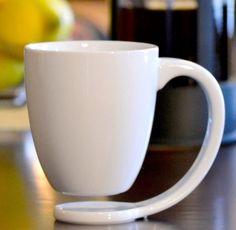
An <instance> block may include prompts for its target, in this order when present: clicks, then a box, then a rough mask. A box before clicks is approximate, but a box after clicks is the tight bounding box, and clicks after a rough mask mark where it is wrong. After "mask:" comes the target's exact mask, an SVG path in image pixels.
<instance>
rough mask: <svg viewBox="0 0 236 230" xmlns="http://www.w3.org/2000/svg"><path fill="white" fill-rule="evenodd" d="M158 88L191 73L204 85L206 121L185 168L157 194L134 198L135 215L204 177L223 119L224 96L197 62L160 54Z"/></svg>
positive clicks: (170, 201)
mask: <svg viewBox="0 0 236 230" xmlns="http://www.w3.org/2000/svg"><path fill="white" fill-rule="evenodd" d="M159 61H160V65H159V68H160V72H159V81H158V90H160V89H161V88H163V87H164V86H165V85H166V83H167V82H168V81H170V80H171V79H173V78H175V77H177V76H190V77H191V78H193V79H194V80H196V81H197V82H198V83H199V85H200V86H201V88H202V89H203V91H204V93H205V96H206V99H207V103H208V125H207V130H206V134H205V138H204V141H203V144H202V147H201V149H200V152H199V154H198V156H197V158H196V160H195V161H194V163H193V165H192V166H191V168H190V169H189V170H188V172H187V173H186V174H185V175H184V176H183V177H182V179H180V180H179V181H178V182H177V183H176V184H175V185H174V186H172V187H171V188H170V189H168V190H167V191H165V192H163V193H161V194H160V195H158V196H155V197H153V198H150V199H147V200H145V201H141V202H137V203H136V206H137V209H136V211H135V213H136V214H137V215H136V218H139V217H143V216H148V215H152V214H154V213H158V212H160V211H162V210H165V209H167V208H169V207H171V206H173V205H175V204H176V203H178V202H179V201H181V200H183V199H184V198H185V197H186V196H188V195H189V194H190V193H191V192H192V191H193V190H194V189H195V188H196V187H197V186H198V184H199V183H200V182H201V181H202V180H203V178H204V177H205V175H206V174H207V172H208V171H209V169H210V168H211V166H212V164H213V161H214V159H215V157H216V155H217V152H218V150H219V146H220V143H221V139H222V135H223V131H224V121H225V109H224V99H223V95H222V93H221V89H220V87H219V85H218V83H217V81H216V79H215V78H214V77H213V75H212V74H211V73H210V72H208V71H207V70H206V69H204V68H203V67H201V66H200V65H198V64H196V63H193V62H190V61H186V60H181V59H176V58H160V59H159Z"/></svg>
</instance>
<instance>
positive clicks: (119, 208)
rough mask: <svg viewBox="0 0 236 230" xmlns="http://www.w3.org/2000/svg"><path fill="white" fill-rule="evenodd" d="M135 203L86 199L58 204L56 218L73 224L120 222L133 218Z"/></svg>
mask: <svg viewBox="0 0 236 230" xmlns="http://www.w3.org/2000/svg"><path fill="white" fill-rule="evenodd" d="M135 208H137V206H136V205H135V203H126V202H114V201H86V202H71V203H64V204H58V205H56V206H55V210H54V215H55V218H56V220H58V221H62V222H67V223H73V224H89V225H97V224H102V225H103V224H120V223H127V222H132V221H134V220H135V211H134V210H135Z"/></svg>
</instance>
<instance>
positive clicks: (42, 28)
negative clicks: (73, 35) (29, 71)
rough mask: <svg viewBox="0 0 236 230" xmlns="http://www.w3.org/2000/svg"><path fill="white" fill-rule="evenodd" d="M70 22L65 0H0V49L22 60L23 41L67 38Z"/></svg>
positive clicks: (68, 8)
mask: <svg viewBox="0 0 236 230" xmlns="http://www.w3.org/2000/svg"><path fill="white" fill-rule="evenodd" d="M73 23H74V18H73V12H72V10H71V8H70V6H69V4H68V3H67V2H66V1H65V0H0V50H1V52H3V53H5V54H7V55H11V56H13V57H15V58H19V59H21V60H23V49H24V46H25V45H26V44H28V43H32V42H40V41H48V40H62V39H65V38H68V36H69V34H70V31H71V29H72V26H73Z"/></svg>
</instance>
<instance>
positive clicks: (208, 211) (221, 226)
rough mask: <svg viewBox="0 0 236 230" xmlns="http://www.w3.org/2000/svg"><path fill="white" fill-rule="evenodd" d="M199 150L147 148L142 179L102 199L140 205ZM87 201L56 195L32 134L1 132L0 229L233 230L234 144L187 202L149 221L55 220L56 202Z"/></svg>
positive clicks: (181, 170) (178, 174)
mask: <svg viewBox="0 0 236 230" xmlns="http://www.w3.org/2000/svg"><path fill="white" fill-rule="evenodd" d="M196 154H197V149H185V150H184V149H182V150H179V149H175V150H170V149H169V150H158V151H156V150H155V151H154V150H149V151H148V153H147V156H146V159H145V162H144V164H143V167H142V170H141V172H140V175H139V177H138V179H137V181H136V182H135V184H134V186H133V187H132V188H131V189H130V190H129V191H128V192H126V193H123V194H120V195H117V196H113V197H101V198H97V199H102V200H106V199H107V200H119V201H133V202H135V201H140V200H142V199H145V198H149V197H150V196H154V195H156V194H158V193H160V192H162V191H164V190H165V189H167V188H169V187H170V186H171V185H173V184H174V183H175V182H176V181H177V180H178V179H179V178H180V177H181V176H182V175H183V174H184V173H185V172H186V170H187V169H188V168H189V166H190V165H191V164H192V162H193V161H194V159H195V157H196ZM77 200H86V198H81V197H67V196H63V195H61V194H59V193H57V192H55V191H54V190H53V189H52V188H51V187H50V185H49V184H48V182H47V180H46V178H45V176H44V174H43V172H42V169H41V167H40V164H39V162H38V160H37V156H36V153H35V150H34V145H33V142H32V139H31V135H30V133H0V229H4V230H8V229H9V230H18V229H19V230H28V229H30V230H34V229H43V230H48V229H50V230H51V229H55V230H61V229H63V230H64V229H67V230H74V229H84V230H86V229H89V230H90V229H105V230H106V229H107V230H108V229H109V230H118V229H119V230H120V229H124V230H126V229H128V230H149V229H150V230H170V229H171V230H173V229H191V230H195V229H201V230H202V229H206V230H211V229H212V230H213V229H214V230H234V229H236V145H228V146H222V147H221V148H220V151H219V154H218V156H217V159H216V161H215V163H214V165H213V167H212V169H211V170H210V172H209V173H208V175H207V177H206V178H205V179H204V180H203V182H202V183H201V184H200V185H199V186H198V187H197V189H196V190H195V191H194V192H193V193H191V194H190V195H189V196H188V197H187V198H185V199H184V200H183V201H182V202H180V203H179V204H177V205H176V206H174V207H172V208H169V209H168V210H166V211H163V212H161V213H158V214H156V215H153V216H150V217H148V219H147V220H137V221H136V222H133V223H129V224H123V225H113V226H81V225H69V224H64V223H59V222H55V219H54V217H53V208H54V205H55V204H58V203H61V202H66V201H77Z"/></svg>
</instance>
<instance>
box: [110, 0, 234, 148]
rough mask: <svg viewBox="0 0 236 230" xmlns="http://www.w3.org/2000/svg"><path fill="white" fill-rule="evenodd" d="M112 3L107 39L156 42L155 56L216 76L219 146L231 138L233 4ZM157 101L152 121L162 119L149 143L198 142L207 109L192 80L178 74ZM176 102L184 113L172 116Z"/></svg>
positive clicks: (220, 0) (228, 0) (203, 0)
mask: <svg viewBox="0 0 236 230" xmlns="http://www.w3.org/2000/svg"><path fill="white" fill-rule="evenodd" d="M112 3H113V10H112V11H113V21H112V22H113V23H112V34H111V35H112V39H117V40H127V41H139V42H148V43H153V44H156V45H158V46H159V47H160V56H165V57H177V58H183V59H187V60H190V61H194V62H197V63H199V64H201V65H202V66H204V67H205V68H207V69H208V70H209V71H210V72H211V73H212V74H213V75H214V76H215V78H216V79H217V81H219V82H220V84H221V85H222V90H223V93H224V96H225V99H226V128H225V135H224V142H229V141H232V140H236V86H235V83H234V81H233V80H234V79H236V78H235V76H236V74H235V72H236V71H235V66H236V64H235V65H234V64H233V61H236V57H235V47H236V46H235V0H116V1H114V0H113V1H112ZM173 94H174V95H173ZM173 98H174V99H173ZM231 102H232V103H235V106H233V107H232V106H231V105H232V103H231ZM157 103H158V111H156V115H155V117H157V116H158V117H159V118H160V117H161V118H160V119H159V120H162V121H163V122H162V123H160V124H158V123H156V122H155V119H154V127H153V131H152V135H151V143H159V144H167V145H168V144H180V145H195V144H199V143H200V142H201V140H202V139H203V136H204V131H205V126H206V120H207V109H206V107H207V106H206V101H205V97H204V94H203V92H201V91H200V89H199V87H198V86H197V84H196V83H195V82H194V81H193V80H191V79H190V78H188V77H186V76H181V77H180V78H179V79H176V80H174V81H172V82H171V83H170V84H168V85H167V87H165V89H163V90H162V91H161V92H160V93H159V95H158V100H157ZM179 104H186V109H183V110H182V111H178V112H177V113H176V112H175V113H174V114H173V113H172V111H176V107H178V105H179ZM227 104H229V106H228V107H227ZM227 110H228V111H227ZM162 114H165V116H162ZM166 114H167V115H166ZM234 117H235V118H234ZM227 119H228V120H227Z"/></svg>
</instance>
